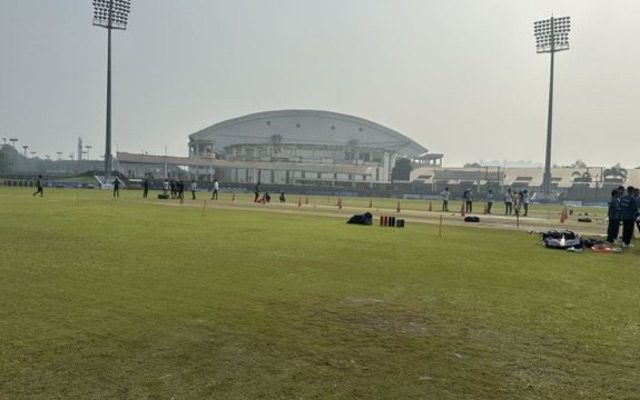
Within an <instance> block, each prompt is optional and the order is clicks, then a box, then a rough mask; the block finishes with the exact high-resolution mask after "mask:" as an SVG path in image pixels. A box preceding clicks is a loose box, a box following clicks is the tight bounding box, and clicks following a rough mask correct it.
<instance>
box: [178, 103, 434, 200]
mask: <svg viewBox="0 0 640 400" xmlns="http://www.w3.org/2000/svg"><path fill="white" fill-rule="evenodd" d="M189 158H190V159H191V160H193V161H194V162H202V161H203V160H206V159H209V160H211V161H210V162H209V163H208V164H209V165H200V166H193V167H192V168H191V169H190V171H191V173H192V174H195V175H197V176H198V177H199V178H202V177H206V176H207V175H210V174H211V173H212V171H211V168H214V171H213V173H214V174H215V175H216V177H218V178H219V179H222V180H223V181H225V182H237V183H256V182H261V183H265V184H289V185H305V184H310V185H320V186H322V185H328V186H351V187H356V186H361V185H366V184H370V183H378V182H389V181H390V180H391V172H392V170H393V167H394V166H395V163H396V161H397V160H398V159H400V158H407V159H410V160H411V161H412V162H413V163H414V164H417V165H420V166H427V165H430V166H441V165H442V158H443V155H442V154H433V153H429V152H428V150H427V149H426V148H424V147H423V146H421V145H420V144H418V143H416V142H415V141H413V140H412V139H410V138H409V137H407V136H405V135H403V134H401V133H399V132H397V131H394V130H392V129H389V128H386V127H384V126H382V125H379V124H376V123H374V122H371V121H368V120H366V119H362V118H358V117H354V116H351V115H345V114H339V113H334V112H329V111H318V110H280V111H268V112H261V113H256V114H250V115H246V116H243V117H240V118H235V119H231V120H228V121H224V122H220V123H218V124H215V125H212V126H210V127H208V128H205V129H203V130H201V131H198V132H196V133H193V134H191V135H189Z"/></svg>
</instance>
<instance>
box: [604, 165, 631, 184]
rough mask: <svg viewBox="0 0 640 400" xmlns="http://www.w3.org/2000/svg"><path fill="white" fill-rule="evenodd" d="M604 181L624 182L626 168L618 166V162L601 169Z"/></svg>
mask: <svg viewBox="0 0 640 400" xmlns="http://www.w3.org/2000/svg"><path fill="white" fill-rule="evenodd" d="M602 176H603V177H604V181H605V182H613V183H624V182H625V181H626V180H627V170H626V169H624V168H622V167H621V166H620V163H618V164H616V165H614V166H613V167H611V168H607V169H605V170H604V171H602Z"/></svg>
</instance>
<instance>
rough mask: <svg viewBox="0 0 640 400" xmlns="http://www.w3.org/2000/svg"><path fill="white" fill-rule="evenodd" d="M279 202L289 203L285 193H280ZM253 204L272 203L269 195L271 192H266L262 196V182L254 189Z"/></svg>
mask: <svg viewBox="0 0 640 400" xmlns="http://www.w3.org/2000/svg"><path fill="white" fill-rule="evenodd" d="M279 200H280V203H285V202H286V201H287V199H286V197H285V195H284V191H281V192H280V197H279ZM253 202H254V203H263V204H264V203H270V202H271V195H270V194H269V192H264V194H263V195H262V196H260V182H258V183H256V185H255V186H254V187H253Z"/></svg>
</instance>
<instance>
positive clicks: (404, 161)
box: [391, 158, 413, 181]
mask: <svg viewBox="0 0 640 400" xmlns="http://www.w3.org/2000/svg"><path fill="white" fill-rule="evenodd" d="M412 169H413V167H412V166H411V160H409V159H408V158H399V159H398V160H397V161H396V165H395V167H393V169H392V170H391V180H392V181H410V180H411V170H412Z"/></svg>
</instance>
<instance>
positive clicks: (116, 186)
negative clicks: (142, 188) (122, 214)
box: [112, 176, 120, 197]
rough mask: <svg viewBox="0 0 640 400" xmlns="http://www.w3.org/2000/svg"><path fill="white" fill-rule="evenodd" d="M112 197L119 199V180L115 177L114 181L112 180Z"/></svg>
mask: <svg viewBox="0 0 640 400" xmlns="http://www.w3.org/2000/svg"><path fill="white" fill-rule="evenodd" d="M112 184H113V197H120V179H118V177H117V176H116V179H114V180H113V182H112Z"/></svg>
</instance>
